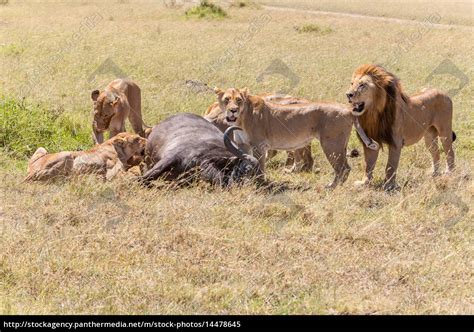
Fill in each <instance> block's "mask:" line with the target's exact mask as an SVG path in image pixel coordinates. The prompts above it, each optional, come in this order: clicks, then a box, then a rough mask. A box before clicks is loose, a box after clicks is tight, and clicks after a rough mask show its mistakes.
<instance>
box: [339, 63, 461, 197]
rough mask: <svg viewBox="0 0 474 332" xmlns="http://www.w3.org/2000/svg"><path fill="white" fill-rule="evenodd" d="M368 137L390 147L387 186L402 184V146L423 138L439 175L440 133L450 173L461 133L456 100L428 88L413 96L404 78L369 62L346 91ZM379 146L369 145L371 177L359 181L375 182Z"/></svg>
mask: <svg viewBox="0 0 474 332" xmlns="http://www.w3.org/2000/svg"><path fill="white" fill-rule="evenodd" d="M346 95H347V98H348V100H349V103H350V104H351V105H352V114H353V115H354V116H356V117H358V118H357V120H358V122H359V123H360V126H361V127H362V128H363V129H364V131H365V133H367V136H368V137H370V138H371V139H373V140H375V141H377V142H378V143H379V144H380V145H382V144H387V145H388V163H387V167H386V172H385V183H384V187H385V189H387V190H390V189H393V188H395V187H396V181H395V177H396V172H397V168H398V162H399V160H400V153H401V150H402V147H403V146H405V145H412V144H415V143H416V142H418V141H419V140H420V139H421V138H422V137H424V138H425V144H426V146H427V148H428V150H429V151H430V153H431V156H432V158H433V174H434V175H437V174H438V173H439V166H440V154H439V149H438V137H440V138H441V143H442V144H443V148H444V152H445V153H446V155H447V171H448V172H449V171H452V170H453V169H454V150H453V147H452V143H453V141H454V140H455V139H456V135H455V133H454V132H453V130H452V118H453V104H452V101H451V99H450V98H449V97H448V96H447V95H446V94H445V93H443V92H440V91H438V90H435V89H426V90H424V91H423V92H421V93H419V94H417V95H414V96H412V97H408V96H407V95H406V94H405V93H404V92H403V90H402V88H401V85H400V82H399V80H398V78H397V77H396V76H395V75H393V74H391V73H389V72H388V71H386V70H385V69H384V68H383V67H381V66H378V65H372V64H366V65H362V66H360V67H359V68H357V69H356V70H355V71H354V73H353V75H352V82H351V87H350V89H349V90H348V91H347V93H346ZM378 154H379V150H378V149H375V150H371V149H369V148H367V147H366V146H364V155H365V162H366V177H365V179H364V180H362V181H358V182H356V184H357V185H362V184H368V183H370V182H371V181H372V178H373V175H372V172H373V170H374V167H375V163H376V161H377V157H378Z"/></svg>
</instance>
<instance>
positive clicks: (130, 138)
mask: <svg viewBox="0 0 474 332" xmlns="http://www.w3.org/2000/svg"><path fill="white" fill-rule="evenodd" d="M145 145H146V139H144V138H142V137H140V136H138V135H136V134H130V133H120V134H118V135H116V136H114V137H112V138H111V139H109V140H107V141H105V142H104V143H102V144H99V145H96V146H95V147H94V148H92V149H91V150H88V151H63V152H58V153H51V154H48V152H47V151H46V149H45V148H42V147H41V148H38V149H37V150H36V152H35V153H34V154H33V156H32V157H31V159H30V160H29V162H28V175H27V177H26V178H25V180H24V181H45V180H49V179H52V178H54V177H57V176H70V175H79V174H87V173H96V174H98V175H99V176H101V177H102V178H103V179H104V180H110V179H112V178H113V177H114V176H115V175H117V174H118V173H120V172H121V171H126V170H127V169H128V168H129V167H131V166H134V165H135V164H137V163H138V162H139V159H142V157H141V156H143V154H144V151H145Z"/></svg>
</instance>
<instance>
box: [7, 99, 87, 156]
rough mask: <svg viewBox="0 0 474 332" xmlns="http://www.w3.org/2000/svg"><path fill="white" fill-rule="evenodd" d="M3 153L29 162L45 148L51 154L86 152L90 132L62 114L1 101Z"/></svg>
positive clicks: (39, 107)
mask: <svg viewBox="0 0 474 332" xmlns="http://www.w3.org/2000/svg"><path fill="white" fill-rule="evenodd" d="M0 119H1V120H0V149H1V150H3V151H4V152H6V153H8V154H10V155H11V156H12V157H16V158H25V157H26V158H29V157H30V156H31V155H32V154H33V153H34V151H35V150H36V149H37V148H38V147H40V146H42V147H44V148H46V150H48V151H50V152H57V151H64V150H77V149H85V148H87V147H89V146H90V145H91V143H92V140H91V129H90V128H89V126H85V125H84V121H78V119H75V118H73V117H71V115H70V114H69V113H66V112H63V111H59V112H58V111H56V112H51V111H48V110H46V109H45V108H43V107H41V106H40V105H26V104H25V103H24V102H23V101H22V102H19V101H17V100H14V99H8V98H1V99H0Z"/></svg>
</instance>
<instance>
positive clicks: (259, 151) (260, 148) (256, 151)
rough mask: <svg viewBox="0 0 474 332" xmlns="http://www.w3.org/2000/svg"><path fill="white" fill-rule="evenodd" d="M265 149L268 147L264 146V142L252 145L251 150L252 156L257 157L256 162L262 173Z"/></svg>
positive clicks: (263, 171) (265, 155)
mask: <svg viewBox="0 0 474 332" xmlns="http://www.w3.org/2000/svg"><path fill="white" fill-rule="evenodd" d="M267 150H268V148H267V147H266V144H264V143H262V144H258V145H256V146H253V148H252V152H253V156H254V157H255V158H257V160H258V164H259V166H260V170H261V171H262V173H265V162H266V157H267Z"/></svg>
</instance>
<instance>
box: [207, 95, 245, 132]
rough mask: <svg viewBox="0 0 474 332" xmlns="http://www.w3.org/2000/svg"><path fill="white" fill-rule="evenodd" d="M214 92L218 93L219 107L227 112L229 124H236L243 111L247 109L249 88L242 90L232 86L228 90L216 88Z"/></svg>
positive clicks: (226, 116)
mask: <svg viewBox="0 0 474 332" xmlns="http://www.w3.org/2000/svg"><path fill="white" fill-rule="evenodd" d="M214 92H215V93H216V95H217V100H218V102H219V107H220V108H221V110H222V111H223V112H224V113H225V118H226V122H227V124H228V125H234V124H236V122H237V120H238V119H239V117H240V116H241V115H242V112H243V111H244V109H245V102H246V101H247V97H248V89H247V88H244V89H242V90H239V89H234V88H230V89H227V90H226V91H224V90H221V89H218V88H215V89H214Z"/></svg>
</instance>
